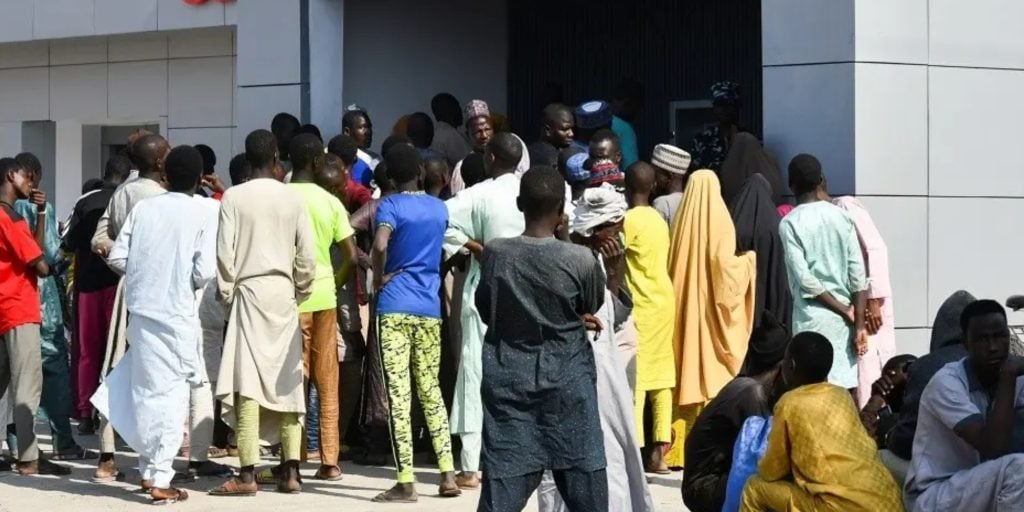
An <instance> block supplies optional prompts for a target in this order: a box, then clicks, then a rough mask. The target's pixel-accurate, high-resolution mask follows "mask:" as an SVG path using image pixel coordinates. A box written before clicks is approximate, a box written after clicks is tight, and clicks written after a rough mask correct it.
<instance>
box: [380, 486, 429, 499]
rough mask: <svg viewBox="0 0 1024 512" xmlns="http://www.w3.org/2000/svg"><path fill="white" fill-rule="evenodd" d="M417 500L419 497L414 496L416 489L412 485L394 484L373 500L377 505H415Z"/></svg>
mask: <svg viewBox="0 0 1024 512" xmlns="http://www.w3.org/2000/svg"><path fill="white" fill-rule="evenodd" d="M418 500H419V495H418V494H416V487H415V486H414V485H413V484H395V486H394V487H392V488H390V489H388V490H386V491H384V492H382V493H380V494H378V495H377V496H376V497H374V498H373V501H375V502H377V503H392V502H394V503H416V501H418Z"/></svg>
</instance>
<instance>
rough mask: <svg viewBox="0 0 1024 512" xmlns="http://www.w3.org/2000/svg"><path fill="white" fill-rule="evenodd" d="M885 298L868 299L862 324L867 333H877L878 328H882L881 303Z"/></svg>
mask: <svg viewBox="0 0 1024 512" xmlns="http://www.w3.org/2000/svg"><path fill="white" fill-rule="evenodd" d="M884 302H885V299H868V307H867V311H865V314H864V326H865V327H867V329H868V334H871V335H874V334H878V330H879V329H881V328H882V304H883V303H884Z"/></svg>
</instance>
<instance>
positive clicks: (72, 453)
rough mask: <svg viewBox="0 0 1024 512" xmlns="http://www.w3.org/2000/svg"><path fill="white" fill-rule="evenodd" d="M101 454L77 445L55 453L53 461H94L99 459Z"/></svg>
mask: <svg viewBox="0 0 1024 512" xmlns="http://www.w3.org/2000/svg"><path fill="white" fill-rule="evenodd" d="M99 456H100V454H99V453H98V452H94V451H92V450H86V449H85V448H82V447H81V446H78V445H75V446H72V447H71V448H68V449H65V450H60V451H56V452H53V456H52V457H51V458H52V459H53V460H59V461H62V462H66V461H77V460H92V459H96V458H99Z"/></svg>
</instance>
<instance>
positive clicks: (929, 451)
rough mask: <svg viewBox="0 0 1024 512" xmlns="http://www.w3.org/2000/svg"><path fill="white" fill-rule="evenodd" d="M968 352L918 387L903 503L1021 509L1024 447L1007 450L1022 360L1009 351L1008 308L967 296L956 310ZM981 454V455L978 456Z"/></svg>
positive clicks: (1020, 393)
mask: <svg viewBox="0 0 1024 512" xmlns="http://www.w3.org/2000/svg"><path fill="white" fill-rule="evenodd" d="M960 325H961V328H962V329H963V332H964V333H965V335H966V338H965V339H966V342H965V345H966V346H967V357H966V358H964V359H963V360H960V361H956V362H953V363H949V364H947V365H946V366H944V367H943V368H942V369H941V370H939V372H938V373H936V374H935V376H934V377H932V380H931V382H929V383H928V385H927V386H926V387H925V389H924V393H923V394H922V395H921V405H920V410H919V411H918V418H917V432H916V434H915V436H914V453H913V455H914V456H913V458H912V459H911V463H910V464H911V465H910V474H909V475H908V476H907V485H906V498H905V501H906V505H907V510H908V511H917V510H922V511H923V510H927V511H947V510H948V511H954V510H955V511H960V512H970V511H983V510H998V511H1002V510H1022V509H1024V454H1019V453H1011V451H1012V449H1013V448H1012V445H1013V430H1014V420H1015V415H1014V412H1015V410H1016V409H1017V408H1019V407H1021V406H1022V405H1024V379H1021V378H1020V377H1021V375H1024V360H1022V359H1020V358H1017V357H1009V350H1010V330H1009V328H1008V327H1007V325H1006V310H1004V309H1003V307H1002V306H1001V305H999V303H998V302H995V301H991V300H980V301H976V302H973V303H971V304H970V305H968V306H967V307H966V308H965V309H964V312H963V314H962V315H961V316H960ZM983 461H984V462H983Z"/></svg>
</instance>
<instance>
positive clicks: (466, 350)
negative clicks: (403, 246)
mask: <svg viewBox="0 0 1024 512" xmlns="http://www.w3.org/2000/svg"><path fill="white" fill-rule="evenodd" d="M522 154H523V153H522V147H521V145H520V144H519V142H518V139H516V138H515V137H514V136H513V135H511V134H507V133H505V134H498V135H496V136H495V137H494V138H492V139H491V141H490V142H489V143H488V145H487V148H486V150H485V153H484V162H485V165H486V166H487V167H488V171H489V174H490V175H491V179H488V180H486V181H483V182H480V183H478V184H477V185H475V186H473V187H471V188H468V189H466V190H463V191H462V192H460V193H459V194H458V195H456V196H455V197H453V198H452V199H449V200H448V201H446V202H445V205H446V206H447V207H448V230H447V231H446V232H445V237H444V238H445V239H444V251H445V256H448V257H451V256H452V255H454V254H456V253H457V252H460V251H462V250H470V251H471V252H482V246H483V245H486V244H487V243H488V242H490V241H491V240H493V239H495V238H508V237H514V236H519V235H520V234H522V233H523V229H524V228H525V221H524V220H523V213H522V212H521V211H519V208H518V206H516V198H517V197H519V177H518V176H517V175H516V172H515V166H516V164H517V163H518V162H519V161H520V159H521V158H522ZM471 248H472V249H471ZM473 249H476V251H474V250H473ZM479 284H480V264H479V261H478V259H477V257H473V258H472V261H471V262H470V267H469V272H468V273H467V275H466V282H465V285H464V287H463V292H462V311H461V315H460V322H461V326H462V355H461V358H460V360H459V373H458V378H457V380H456V383H455V399H454V402H453V404H452V414H451V421H450V424H451V432H452V434H453V435H458V436H460V437H461V438H462V452H461V456H460V469H461V473H459V475H458V476H457V477H456V481H457V482H458V483H459V484H460V486H463V487H466V488H475V487H476V486H477V485H478V483H479V480H478V476H477V475H476V473H477V472H478V471H480V450H481V449H482V448H483V437H482V433H483V421H484V416H483V414H484V413H483V404H482V403H481V401H480V382H481V379H482V377H483V368H482V361H481V357H482V347H483V340H484V334H485V333H486V330H487V328H486V326H485V325H484V323H483V320H482V319H481V318H480V313H479V311H477V309H476V304H475V300H474V297H475V296H476V289H477V285H479ZM456 313H457V312H453V314H456Z"/></svg>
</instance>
